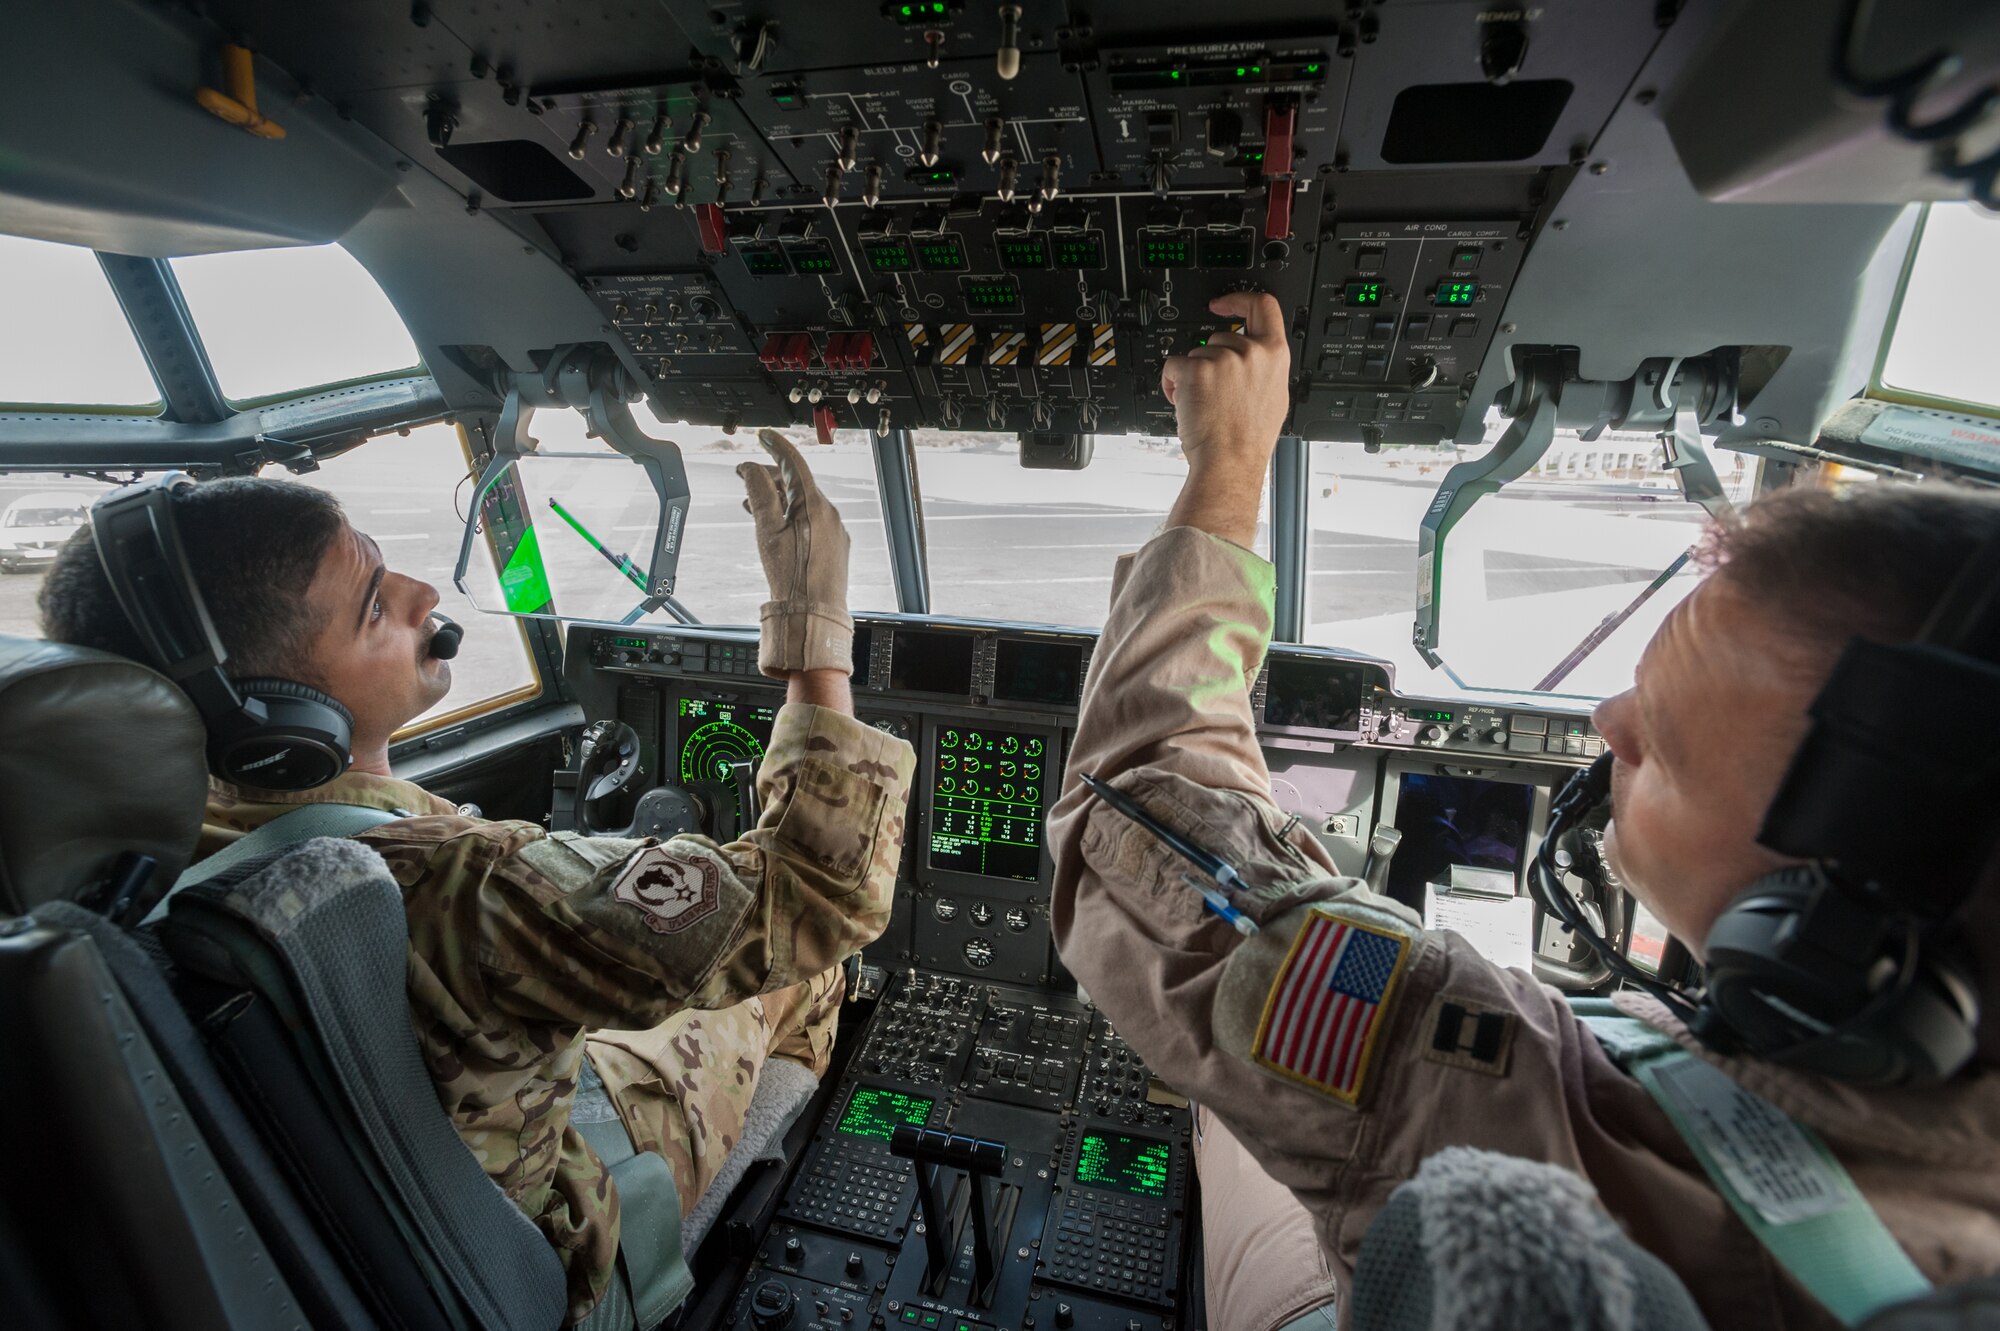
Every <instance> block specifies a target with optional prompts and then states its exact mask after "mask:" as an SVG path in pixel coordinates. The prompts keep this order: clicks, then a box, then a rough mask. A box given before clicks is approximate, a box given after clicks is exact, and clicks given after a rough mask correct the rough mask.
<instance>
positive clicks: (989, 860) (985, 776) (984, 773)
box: [930, 726, 1055, 882]
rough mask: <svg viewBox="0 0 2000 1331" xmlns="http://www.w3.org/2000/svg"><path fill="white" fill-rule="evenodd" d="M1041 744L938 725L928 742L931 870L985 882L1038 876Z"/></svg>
mask: <svg viewBox="0 0 2000 1331" xmlns="http://www.w3.org/2000/svg"><path fill="white" fill-rule="evenodd" d="M1047 747H1048V743H1047V741H1046V740H1044V739H1043V738H1042V737H1041V736H1040V735H1029V734H1024V733H1022V732H1020V731H1015V730H971V729H960V728H959V727H956V726H941V727H939V728H938V730H937V731H936V732H935V734H934V736H933V738H932V743H931V800H930V804H931V844H930V866H931V868H933V869H949V870H952V871H954V872H956V873H969V874H979V875H982V876H984V877H988V878H1012V879H1017V880H1019V881H1022V882H1033V881H1035V880H1036V879H1037V878H1038V877H1040V876H1041V866H1042V812H1043V808H1044V805H1045V803H1046V796H1047V791H1048V786H1049V782H1050V781H1051V780H1052V779H1053V778H1054V775H1055V774H1054V773H1053V772H1051V771H1049V770H1048V759H1049V755H1048V752H1047Z"/></svg>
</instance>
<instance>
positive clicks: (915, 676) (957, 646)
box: [889, 629, 972, 698]
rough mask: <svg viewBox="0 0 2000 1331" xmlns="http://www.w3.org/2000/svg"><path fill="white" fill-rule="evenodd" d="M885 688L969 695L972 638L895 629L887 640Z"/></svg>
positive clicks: (953, 634)
mask: <svg viewBox="0 0 2000 1331" xmlns="http://www.w3.org/2000/svg"><path fill="white" fill-rule="evenodd" d="M889 653H890V654H889V687H890V688H892V689H907V690H909V691H910V692H912V693H944V694H951V695H954V696H956V697H961V698H963V697H968V696H970V695H971V693H972V636H971V635H970V634H967V633H924V632H921V631H919V630H916V629H896V630H894V631H893V632H892V633H891V634H890V637H889Z"/></svg>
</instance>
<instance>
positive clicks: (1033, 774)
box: [1021, 763, 1042, 781]
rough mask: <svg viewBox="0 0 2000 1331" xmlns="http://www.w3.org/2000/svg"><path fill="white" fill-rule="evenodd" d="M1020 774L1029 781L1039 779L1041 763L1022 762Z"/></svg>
mask: <svg viewBox="0 0 2000 1331" xmlns="http://www.w3.org/2000/svg"><path fill="white" fill-rule="evenodd" d="M1021 775H1022V776H1023V777H1025V778H1026V779H1027V780H1029V781H1039V780H1041V777H1042V765H1041V764H1040V763H1022V764H1021Z"/></svg>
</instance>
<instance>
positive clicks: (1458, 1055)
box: [1422, 994, 1514, 1077]
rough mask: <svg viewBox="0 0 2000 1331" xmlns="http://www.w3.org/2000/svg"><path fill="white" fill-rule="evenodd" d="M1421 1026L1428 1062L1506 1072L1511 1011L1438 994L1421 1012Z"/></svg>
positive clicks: (1511, 1033)
mask: <svg viewBox="0 0 2000 1331" xmlns="http://www.w3.org/2000/svg"><path fill="white" fill-rule="evenodd" d="M1422 1030H1423V1032H1424V1036H1423V1039H1424V1057H1425V1058H1426V1059H1428V1060H1430V1061H1431V1062H1433V1063H1442V1064H1444V1065H1445V1066H1446V1067H1448V1068H1465V1069H1467V1070H1468V1071H1471V1072H1483V1073H1485V1074H1486V1075H1487V1076H1489V1077H1504V1076H1506V1075H1507V1055H1508V1053H1509V1052H1510V1051H1511V1050H1512V1049H1513V1047H1514V1014H1513V1013H1511V1012H1498V1011H1495V1010H1494V1009H1492V1008H1490V1007H1486V1006H1485V1005H1483V1004H1480V1003H1475V1002H1472V1001H1470V1000H1468V999H1463V998H1453V997H1451V996H1450V995H1448V994H1439V995H1438V996H1437V997H1436V998H1433V999H1432V1000H1431V1007H1430V1011H1429V1012H1427V1013H1425V1014H1424V1023H1423V1026H1422Z"/></svg>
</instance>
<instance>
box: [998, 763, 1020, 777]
mask: <svg viewBox="0 0 2000 1331" xmlns="http://www.w3.org/2000/svg"><path fill="white" fill-rule="evenodd" d="M1019 770H1020V766H1019V764H1016V763H1001V764H1000V775H1001V776H1013V775H1014V774H1015V773H1017V772H1018V771H1019Z"/></svg>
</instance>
